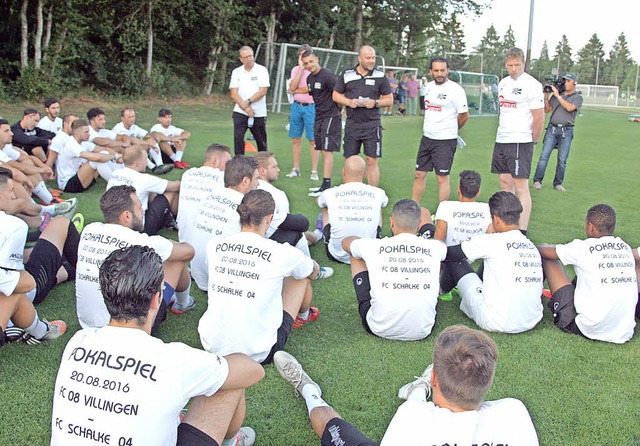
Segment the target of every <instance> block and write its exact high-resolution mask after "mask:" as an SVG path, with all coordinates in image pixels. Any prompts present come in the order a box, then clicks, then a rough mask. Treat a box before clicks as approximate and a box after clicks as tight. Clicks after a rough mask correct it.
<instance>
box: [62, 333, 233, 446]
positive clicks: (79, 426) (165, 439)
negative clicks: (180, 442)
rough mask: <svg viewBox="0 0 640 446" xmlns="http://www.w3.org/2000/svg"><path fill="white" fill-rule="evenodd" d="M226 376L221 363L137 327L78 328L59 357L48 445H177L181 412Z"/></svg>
mask: <svg viewBox="0 0 640 446" xmlns="http://www.w3.org/2000/svg"><path fill="white" fill-rule="evenodd" d="M228 376H229V365H228V364H227V361H226V359H225V358H221V357H219V356H216V355H213V354H211V353H207V352H204V351H202V350H198V349H195V348H192V347H189V346H188V345H185V344H183V343H181V342H172V343H168V344H165V343H164V342H162V341H161V340H160V339H156V338H154V337H151V336H149V335H148V334H147V333H145V332H144V331H142V330H137V329H135V328H119V327H111V326H107V327H102V328H89V329H85V330H80V331H79V332H77V333H76V334H75V335H74V336H73V337H72V338H71V340H70V341H69V343H68V344H67V346H66V348H65V350H64V353H63V354H62V360H61V362H60V368H59V370H58V377H57V379H56V385H55V391H54V397H53V414H52V416H51V445H52V446H54V445H55V446H57V445H64V446H72V445H87V444H112V445H117V444H122V445H125V444H127V445H142V444H148V445H157V446H160V445H166V446H169V445H171V446H175V444H176V439H177V428H178V424H180V418H179V415H180V410H182V409H183V408H184V407H185V405H186V404H187V402H188V401H189V400H190V399H191V398H192V397H194V396H198V395H206V396H211V395H213V394H214V393H215V392H216V391H218V389H220V387H221V386H222V385H223V384H224V382H225V381H226V379H227V377H228ZM106 438H108V440H106Z"/></svg>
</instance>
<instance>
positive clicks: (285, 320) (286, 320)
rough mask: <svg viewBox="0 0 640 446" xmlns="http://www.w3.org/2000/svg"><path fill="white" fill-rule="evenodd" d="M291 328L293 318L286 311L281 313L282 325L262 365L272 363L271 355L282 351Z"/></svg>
mask: <svg viewBox="0 0 640 446" xmlns="http://www.w3.org/2000/svg"><path fill="white" fill-rule="evenodd" d="M292 328H293V318H292V317H291V315H290V314H289V313H287V312H286V311H283V312H282V325H280V328H278V337H277V339H276V343H275V344H273V347H271V351H270V352H269V355H268V356H267V357H266V358H265V360H264V361H262V363H261V364H262V365H265V364H271V363H272V362H273V355H275V353H276V352H277V351H279V350H282V349H283V348H284V346H285V344H286V343H287V339H289V334H291V329H292Z"/></svg>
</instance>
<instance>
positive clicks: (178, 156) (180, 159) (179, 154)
mask: <svg viewBox="0 0 640 446" xmlns="http://www.w3.org/2000/svg"><path fill="white" fill-rule="evenodd" d="M182 155H184V152H183V151H180V150H178V151H177V152H176V161H182Z"/></svg>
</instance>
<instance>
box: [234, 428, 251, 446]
mask: <svg viewBox="0 0 640 446" xmlns="http://www.w3.org/2000/svg"><path fill="white" fill-rule="evenodd" d="M235 440H236V442H235V446H253V444H254V443H255V442H256V431H254V430H253V429H252V428H250V427H249V426H242V427H241V428H240V431H239V432H238V435H236V436H235Z"/></svg>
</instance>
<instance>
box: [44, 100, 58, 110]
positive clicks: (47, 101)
mask: <svg viewBox="0 0 640 446" xmlns="http://www.w3.org/2000/svg"><path fill="white" fill-rule="evenodd" d="M59 102H60V101H59V100H57V99H56V98H47V99H45V100H44V108H49V107H51V106H52V105H53V104H55V103H59Z"/></svg>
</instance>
